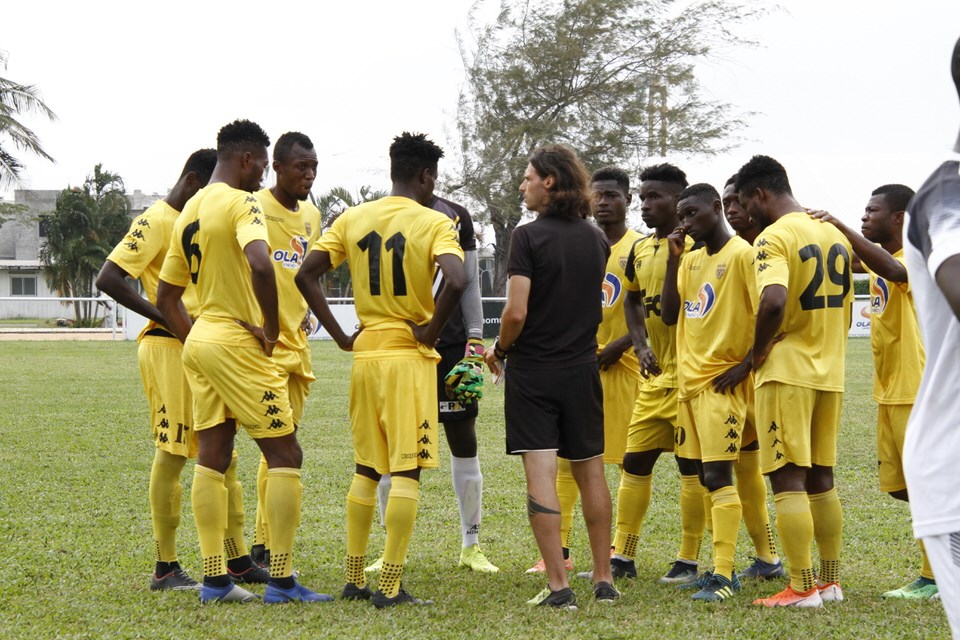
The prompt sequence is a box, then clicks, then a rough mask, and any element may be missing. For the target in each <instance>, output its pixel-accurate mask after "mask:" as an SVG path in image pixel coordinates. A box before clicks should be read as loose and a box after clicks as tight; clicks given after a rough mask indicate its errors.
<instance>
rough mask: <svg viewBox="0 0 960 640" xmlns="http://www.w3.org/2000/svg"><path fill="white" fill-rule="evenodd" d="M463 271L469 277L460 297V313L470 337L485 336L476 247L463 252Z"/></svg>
mask: <svg viewBox="0 0 960 640" xmlns="http://www.w3.org/2000/svg"><path fill="white" fill-rule="evenodd" d="M463 272H464V275H465V276H466V278H467V284H466V287H465V288H464V290H463V296H461V298H460V315H461V316H462V317H463V325H464V327H465V328H466V330H467V337H468V338H481V337H483V303H482V301H481V300H480V273H479V266H478V261H477V251H476V249H468V250H466V251H464V252H463Z"/></svg>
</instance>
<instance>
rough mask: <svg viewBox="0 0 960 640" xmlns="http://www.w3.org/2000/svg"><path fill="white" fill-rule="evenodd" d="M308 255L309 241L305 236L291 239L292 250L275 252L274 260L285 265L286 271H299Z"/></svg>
mask: <svg viewBox="0 0 960 640" xmlns="http://www.w3.org/2000/svg"><path fill="white" fill-rule="evenodd" d="M306 253H307V239H306V238H304V237H303V236H293V237H292V238H290V249H288V250H286V251H284V250H283V249H277V250H276V251H274V252H273V259H274V260H275V261H276V262H279V263H281V264H282V265H283V268H284V269H299V268H300V263H302V262H303V256H304V255H306Z"/></svg>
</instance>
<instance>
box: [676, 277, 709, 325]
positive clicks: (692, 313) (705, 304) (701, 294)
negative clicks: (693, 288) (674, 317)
mask: <svg viewBox="0 0 960 640" xmlns="http://www.w3.org/2000/svg"><path fill="white" fill-rule="evenodd" d="M716 302H717V292H716V291H714V289H713V285H712V284H710V283H709V282H705V283H703V284H702V285H700V290H699V291H697V299H696V300H684V301H683V313H684V314H685V315H686V316H687V317H688V318H702V317H704V316H705V315H707V314H708V313H710V309H713V307H714V305H715V304H716Z"/></svg>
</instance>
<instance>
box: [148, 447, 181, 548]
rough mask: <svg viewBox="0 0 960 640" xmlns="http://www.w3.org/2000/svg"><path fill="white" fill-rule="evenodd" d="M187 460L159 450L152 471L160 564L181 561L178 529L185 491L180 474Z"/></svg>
mask: <svg viewBox="0 0 960 640" xmlns="http://www.w3.org/2000/svg"><path fill="white" fill-rule="evenodd" d="M186 461H187V459H186V458H184V457H183V456H175V455H173V454H172V453H167V452H166V451H164V450H162V449H157V450H156V453H155V454H154V456H153V467H152V468H151V469H150V516H151V519H152V520H153V539H154V541H155V544H156V552H157V558H156V560H157V562H176V561H177V527H179V526H180V504H181V496H182V494H183V487H182V486H181V484H180V472H181V471H183V465H184V463H186Z"/></svg>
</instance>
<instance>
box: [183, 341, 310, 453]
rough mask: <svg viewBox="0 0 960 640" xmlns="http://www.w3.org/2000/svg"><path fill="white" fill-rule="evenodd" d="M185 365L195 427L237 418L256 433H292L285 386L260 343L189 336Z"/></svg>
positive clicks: (239, 424)
mask: <svg viewBox="0 0 960 640" xmlns="http://www.w3.org/2000/svg"><path fill="white" fill-rule="evenodd" d="M183 366H184V370H185V371H186V374H187V380H189V381H190V390H191V391H192V392H193V418H194V428H195V429H196V430H197V431H202V430H203V429H209V428H210V427H215V426H217V425H218V424H221V423H222V422H224V421H225V420H226V419H227V418H235V419H236V421H237V427H238V428H239V427H243V428H244V429H246V430H247V433H249V434H250V436H251V437H253V438H278V437H280V436H285V435H289V434H291V433H293V432H294V423H293V413H292V412H291V411H290V400H289V398H288V396H287V385H286V381H285V380H284V379H283V376H281V375H280V372H279V371H278V370H277V364H276V362H274V361H273V360H272V359H271V358H268V357H267V356H266V355H265V354H264V353H263V350H262V349H261V348H260V346H259V345H257V346H246V345H226V344H217V343H214V342H200V341H196V340H191V339H190V338H189V337H188V338H187V342H186V344H185V345H184V346H183Z"/></svg>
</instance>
